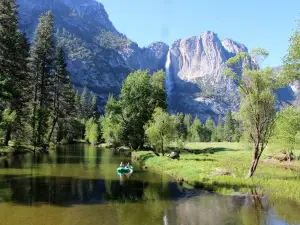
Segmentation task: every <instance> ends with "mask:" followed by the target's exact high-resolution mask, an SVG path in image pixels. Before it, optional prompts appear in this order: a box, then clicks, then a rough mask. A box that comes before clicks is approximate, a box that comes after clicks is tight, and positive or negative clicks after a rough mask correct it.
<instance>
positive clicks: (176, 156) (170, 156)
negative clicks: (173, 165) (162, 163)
mask: <svg viewBox="0 0 300 225" xmlns="http://www.w3.org/2000/svg"><path fill="white" fill-rule="evenodd" d="M169 158H171V159H178V160H179V158H180V155H179V153H178V152H171V154H170V155H169Z"/></svg>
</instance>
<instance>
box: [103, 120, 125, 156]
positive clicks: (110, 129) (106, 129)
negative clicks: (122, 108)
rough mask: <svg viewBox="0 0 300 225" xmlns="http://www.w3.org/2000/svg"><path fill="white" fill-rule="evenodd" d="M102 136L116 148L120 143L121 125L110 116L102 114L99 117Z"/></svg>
mask: <svg viewBox="0 0 300 225" xmlns="http://www.w3.org/2000/svg"><path fill="white" fill-rule="evenodd" d="M100 121H101V131H102V136H103V138H104V139H105V141H106V142H107V143H109V144H111V145H112V146H113V147H114V149H115V150H116V149H117V147H119V146H120V145H121V143H122V142H121V140H122V139H121V136H122V127H121V124H120V123H118V121H116V120H114V119H113V118H112V117H111V116H103V117H101V118H100Z"/></svg>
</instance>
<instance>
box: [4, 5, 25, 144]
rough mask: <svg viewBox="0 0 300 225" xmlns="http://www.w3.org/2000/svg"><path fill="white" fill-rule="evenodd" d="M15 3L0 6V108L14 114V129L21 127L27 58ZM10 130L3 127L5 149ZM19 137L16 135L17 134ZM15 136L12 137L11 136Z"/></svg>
mask: <svg viewBox="0 0 300 225" xmlns="http://www.w3.org/2000/svg"><path fill="white" fill-rule="evenodd" d="M17 14H18V13H17V7H16V2H15V0H3V1H1V2H0V20H1V24H0V100H1V102H2V103H1V104H0V108H1V107H5V108H7V109H8V110H9V111H12V112H15V113H16V117H15V120H16V121H15V122H14V126H15V127H19V130H21V128H22V127H23V125H22V122H23V121H24V118H25V109H26V107H25V105H26V102H27V100H28V99H27V97H28V94H27V93H26V90H27V86H28V70H27V58H28V50H29V44H28V42H27V40H26V38H25V37H24V35H22V34H21V33H20V32H19V31H18V19H17ZM14 126H12V125H11V126H6V128H5V138H4V144H5V145H8V141H9V140H10V139H11V134H12V133H13V132H14V128H15V127H14ZM18 134H20V132H18ZM15 136H16V135H15Z"/></svg>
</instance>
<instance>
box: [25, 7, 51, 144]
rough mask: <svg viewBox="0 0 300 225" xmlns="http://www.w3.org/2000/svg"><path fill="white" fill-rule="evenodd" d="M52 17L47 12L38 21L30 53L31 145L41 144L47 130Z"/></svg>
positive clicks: (49, 98) (49, 103)
mask: <svg viewBox="0 0 300 225" xmlns="http://www.w3.org/2000/svg"><path fill="white" fill-rule="evenodd" d="M53 52H54V40H53V16H52V13H51V12H47V13H46V14H45V15H42V16H41V17H40V19H39V24H38V26H37V28H36V31H35V36H34V39H33V45H32V47H31V51H30V69H31V76H32V83H33V109H32V111H33V112H32V129H33V143H34V144H35V145H36V144H37V145H39V144H41V142H42V139H43V138H44V135H45V134H46V132H47V129H48V124H47V123H48V118H49V114H50V111H49V109H50V107H51V106H52V105H51V100H52V99H53V98H52V96H51V94H53V84H52V83H53V81H52V80H51V78H52V76H51V75H52V68H53V65H52V64H53Z"/></svg>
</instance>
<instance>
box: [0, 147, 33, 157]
mask: <svg viewBox="0 0 300 225" xmlns="http://www.w3.org/2000/svg"><path fill="white" fill-rule="evenodd" d="M37 149H38V148H37V147H36V150H37ZM32 152H34V146H32V145H21V146H18V147H15V146H13V145H9V146H3V145H0V156H7V155H9V154H27V153H32Z"/></svg>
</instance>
